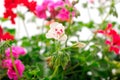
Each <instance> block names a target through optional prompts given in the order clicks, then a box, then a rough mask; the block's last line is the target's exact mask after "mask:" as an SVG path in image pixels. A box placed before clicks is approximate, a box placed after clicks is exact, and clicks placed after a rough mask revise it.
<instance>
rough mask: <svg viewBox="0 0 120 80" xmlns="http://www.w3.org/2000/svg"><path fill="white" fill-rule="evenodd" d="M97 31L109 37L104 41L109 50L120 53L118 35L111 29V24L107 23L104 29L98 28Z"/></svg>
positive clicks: (119, 36) (119, 38)
mask: <svg viewBox="0 0 120 80" xmlns="http://www.w3.org/2000/svg"><path fill="white" fill-rule="evenodd" d="M98 33H102V34H103V35H105V36H107V37H109V38H110V40H106V41H105V43H106V44H107V45H109V50H110V51H113V52H115V54H120V35H119V34H118V33H117V32H116V31H115V30H114V29H112V24H110V23H109V24H108V25H107V28H106V29H105V30H98Z"/></svg>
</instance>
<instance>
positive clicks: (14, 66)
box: [10, 47, 20, 79]
mask: <svg viewBox="0 0 120 80" xmlns="http://www.w3.org/2000/svg"><path fill="white" fill-rule="evenodd" d="M10 57H11V59H12V64H13V68H14V70H15V72H16V74H17V76H18V79H19V77H20V76H19V73H18V70H17V68H16V65H15V63H14V58H13V55H12V47H10Z"/></svg>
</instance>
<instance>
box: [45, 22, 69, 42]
mask: <svg viewBox="0 0 120 80" xmlns="http://www.w3.org/2000/svg"><path fill="white" fill-rule="evenodd" d="M64 30H65V27H64V26H63V25H62V24H60V23H58V22H53V23H51V24H50V30H49V31H48V33H47V34H46V37H47V38H54V39H56V40H59V41H65V40H66V39H67V35H66V34H65V32H64Z"/></svg>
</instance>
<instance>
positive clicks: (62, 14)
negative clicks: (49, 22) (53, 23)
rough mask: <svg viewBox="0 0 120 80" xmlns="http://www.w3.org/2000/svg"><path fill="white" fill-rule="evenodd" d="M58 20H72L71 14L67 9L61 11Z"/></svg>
mask: <svg viewBox="0 0 120 80" xmlns="http://www.w3.org/2000/svg"><path fill="white" fill-rule="evenodd" d="M57 18H58V19H60V20H62V21H68V20H69V19H70V12H69V11H68V10H67V9H65V8H63V9H61V10H60V11H59V14H58V15H57Z"/></svg>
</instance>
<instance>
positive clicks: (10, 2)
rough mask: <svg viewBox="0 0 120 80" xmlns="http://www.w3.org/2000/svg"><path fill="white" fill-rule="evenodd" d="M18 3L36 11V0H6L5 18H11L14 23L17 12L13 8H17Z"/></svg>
mask: <svg viewBox="0 0 120 80" xmlns="http://www.w3.org/2000/svg"><path fill="white" fill-rule="evenodd" d="M18 5H23V6H26V7H27V8H28V9H29V11H31V12H33V13H35V8H36V1H33V0H32V1H29V0H4V7H5V12H4V18H8V19H10V20H11V23H12V24H15V18H16V17H17V14H16V13H15V12H14V11H13V9H15V8H17V6H18Z"/></svg>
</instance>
